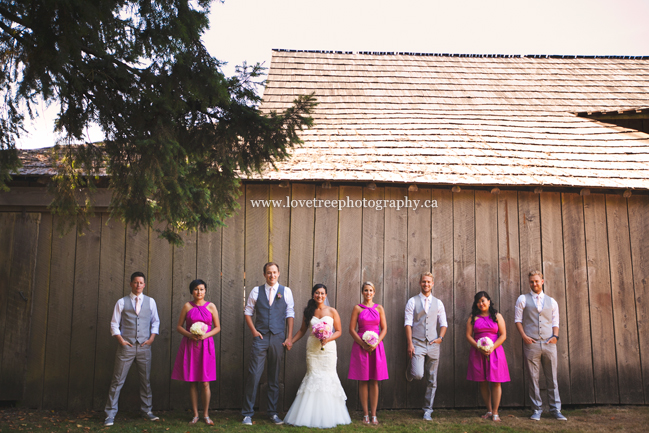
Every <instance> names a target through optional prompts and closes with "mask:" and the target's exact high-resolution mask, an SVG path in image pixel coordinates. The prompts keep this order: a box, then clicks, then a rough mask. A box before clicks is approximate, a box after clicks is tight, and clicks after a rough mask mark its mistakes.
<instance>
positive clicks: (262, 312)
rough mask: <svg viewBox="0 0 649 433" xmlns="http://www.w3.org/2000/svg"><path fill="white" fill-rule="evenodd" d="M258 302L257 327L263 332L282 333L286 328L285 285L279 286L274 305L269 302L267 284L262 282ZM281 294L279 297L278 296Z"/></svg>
mask: <svg viewBox="0 0 649 433" xmlns="http://www.w3.org/2000/svg"><path fill="white" fill-rule="evenodd" d="M257 290H259V292H258V293H257V302H256V303H255V312H256V313H257V318H256V319H255V328H257V331H259V332H261V333H262V334H268V332H269V331H270V332H272V333H273V334H282V333H284V329H285V328H286V300H285V299H284V286H282V285H281V284H280V285H279V286H278V287H277V292H276V293H275V300H274V301H273V305H270V303H269V302H268V295H267V294H266V285H265V284H262V285H261V286H259V288H258V289H257ZM278 295H279V297H278Z"/></svg>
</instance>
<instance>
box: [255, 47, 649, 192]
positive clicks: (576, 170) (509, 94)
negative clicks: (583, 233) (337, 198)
mask: <svg viewBox="0 0 649 433" xmlns="http://www.w3.org/2000/svg"><path fill="white" fill-rule="evenodd" d="M311 92H315V95H316V97H317V99H318V102H319V105H318V106H317V107H316V109H315V113H314V116H313V117H314V119H315V126H314V127H313V128H312V129H311V130H308V131H304V132H303V133H302V134H301V137H302V139H303V140H304V145H303V146H302V147H300V148H298V149H295V150H294V151H293V156H292V157H291V159H290V160H288V161H285V162H282V163H279V164H278V165H277V167H278V170H277V171H272V170H268V171H266V172H265V173H264V175H263V178H264V179H274V180H293V181H299V180H340V181H377V182H399V183H429V184H474V185H552V186H580V187H581V186H587V187H605V188H649V135H647V134H646V133H643V132H638V131H636V130H634V129H628V128H623V127H618V126H615V125H612V124H606V123H602V122H600V121H596V120H593V119H589V118H584V117H578V116H577V115H576V114H577V113H580V112H581V113H585V112H604V111H622V110H632V109H639V108H646V107H649V58H646V57H642V58H615V57H613V58H605V57H572V58H557V57H548V56H545V57H525V56H518V57H515V56H500V57H493V56H451V55H435V56H425V55H412V54H381V55H376V54H371V53H331V52H330V53H323V52H292V51H274V52H273V57H272V62H271V66H270V71H269V75H268V84H267V87H266V90H265V92H264V101H263V104H262V108H263V109H265V110H282V109H284V108H286V107H288V106H289V105H290V104H291V102H292V101H293V100H294V99H295V97H296V96H297V95H301V94H305V93H311Z"/></svg>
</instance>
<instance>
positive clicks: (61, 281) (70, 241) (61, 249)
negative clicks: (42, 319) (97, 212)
mask: <svg viewBox="0 0 649 433" xmlns="http://www.w3.org/2000/svg"><path fill="white" fill-rule="evenodd" d="M58 218H59V217H55V218H54V226H55V227H56V226H57V224H58V221H57V220H58ZM76 238H77V236H76V231H74V230H73V231H71V232H69V233H67V234H66V235H64V236H62V237H61V236H55V237H54V239H53V240H52V265H51V270H50V303H49V311H48V313H47V315H48V320H47V343H46V349H45V372H44V374H43V379H44V389H43V406H44V407H47V408H52V409H67V405H68V383H69V372H70V343H71V341H70V339H69V338H65V336H67V335H70V334H71V332H72V329H71V328H72V321H71V320H70V318H71V317H72V297H73V289H74V263H75V252H76V248H75V247H76ZM61 337H63V338H61Z"/></svg>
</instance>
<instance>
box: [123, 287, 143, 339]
mask: <svg viewBox="0 0 649 433" xmlns="http://www.w3.org/2000/svg"><path fill="white" fill-rule="evenodd" d="M150 301H151V298H149V297H148V296H146V295H142V307H141V308H140V315H139V316H138V315H137V314H135V309H134V308H133V301H131V296H130V295H127V296H124V309H123V310H122V321H121V323H120V325H119V328H120V331H121V333H122V338H123V339H124V340H126V341H128V342H129V343H131V344H135V343H144V342H145V341H146V340H148V339H149V337H151V302H150Z"/></svg>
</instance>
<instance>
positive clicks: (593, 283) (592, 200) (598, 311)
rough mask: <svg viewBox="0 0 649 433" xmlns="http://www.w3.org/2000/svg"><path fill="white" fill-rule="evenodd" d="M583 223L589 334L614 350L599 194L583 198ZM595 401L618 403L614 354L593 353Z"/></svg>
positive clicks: (602, 207)
mask: <svg viewBox="0 0 649 433" xmlns="http://www.w3.org/2000/svg"><path fill="white" fill-rule="evenodd" d="M584 224H585V227H586V254H587V260H588V291H589V295H590V296H589V301H590V332H591V334H590V335H591V338H592V341H594V342H596V346H595V347H597V348H601V347H606V348H609V349H610V348H612V347H615V335H614V332H613V323H614V322H613V305H612V300H611V279H610V272H609V257H608V239H607V231H606V197H605V196H604V195H602V194H592V195H587V196H584ZM593 369H594V372H595V402H596V403H603V404H611V403H613V404H615V403H619V402H620V394H619V388H618V377H617V365H616V353H615V351H614V350H596V351H595V353H594V354H593Z"/></svg>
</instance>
